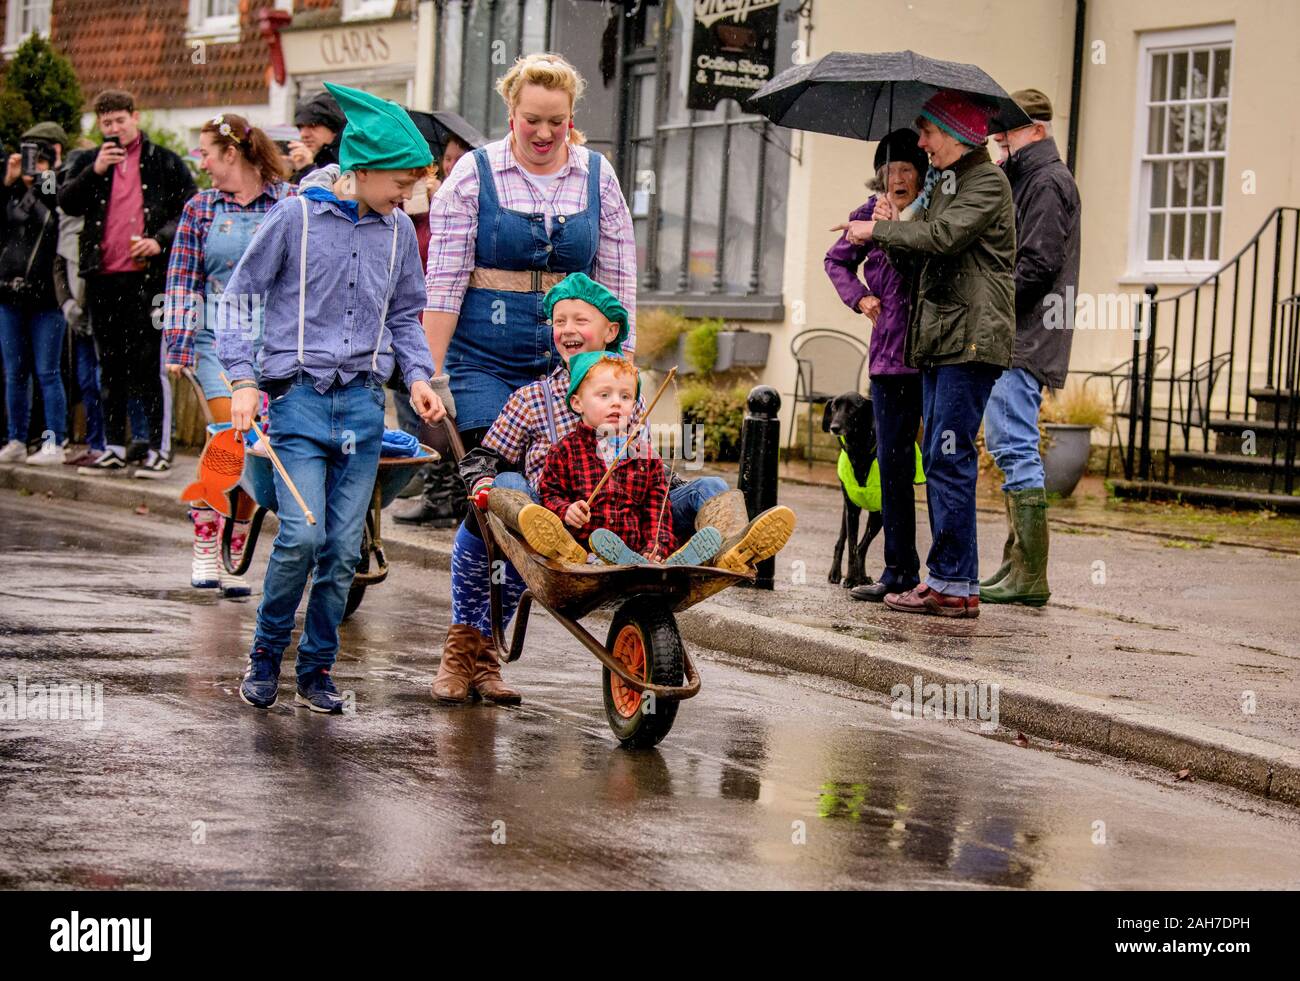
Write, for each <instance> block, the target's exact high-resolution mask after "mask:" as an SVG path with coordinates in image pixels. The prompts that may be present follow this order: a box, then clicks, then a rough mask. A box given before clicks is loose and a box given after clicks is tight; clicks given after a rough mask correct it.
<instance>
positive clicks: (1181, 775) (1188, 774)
mask: <svg viewBox="0 0 1300 981" xmlns="http://www.w3.org/2000/svg"><path fill="white" fill-rule="evenodd" d="M1174 779H1175V780H1178V781H1183V780H1188V781H1194V780H1195V779H1196V778H1195V777H1194V776H1192V771H1191V770H1179V771H1178V775H1177V776H1176V777H1174Z"/></svg>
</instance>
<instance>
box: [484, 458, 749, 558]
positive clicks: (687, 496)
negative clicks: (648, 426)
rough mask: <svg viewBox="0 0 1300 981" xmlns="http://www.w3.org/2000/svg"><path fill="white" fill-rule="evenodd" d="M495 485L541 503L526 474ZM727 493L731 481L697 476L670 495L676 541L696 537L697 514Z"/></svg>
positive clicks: (501, 477)
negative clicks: (709, 500)
mask: <svg viewBox="0 0 1300 981" xmlns="http://www.w3.org/2000/svg"><path fill="white" fill-rule="evenodd" d="M492 486H493V487H501V488H503V489H506V490H515V491H522V492H523V493H525V494H527V495H528V496H529V497H531V498H532V499H533V500H534V501H536V502H538V503H540V501H539V499H538V497H537V491H535V490H533V488H532V486H531V485H530V484H529V483H528V480H527V479H526V478H525V477H524V475H523V474H521V473H516V472H514V471H513V470H507V471H505V472H504V473H499V474H497V475H496V479H495V480H493V481H492ZM725 490H727V482H726V481H725V480H723V479H722V478H721V477H697V478H696V479H695V480H688V481H687V482H686V483H684V484H682V486H681V487H678V488H676V489H674V490H671V491H669V492H668V506H669V507H671V508H672V509H673V538H674V539H676V541H677V544H678V545H681V544H683V543H684V542H685V541H686V540H687V539H688V538H690V537H691V536H692V535H694V534H695V515H696V513H697V512H698V511H699V510H700V505H702V504H703V503H704V502H705V501H707V500H708V499H709V498H711V497H717V496H718V495H719V494H721V493H722V492H723V491H725Z"/></svg>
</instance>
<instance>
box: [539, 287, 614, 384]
mask: <svg viewBox="0 0 1300 981" xmlns="http://www.w3.org/2000/svg"><path fill="white" fill-rule="evenodd" d="M561 300H582V301H583V302H585V303H590V304H591V305H592V306H593V307H595V308H596V309H597V310H599V311H600V313H601V315H602V316H603V317H604V318H605V319H606V320H608V321H611V322H612V323H616V324H618V336H617V337H615V338H614V339H613V340H612V341H610V342H609V343H608V344H606V345H605V350H606V351H621V350H622V349H623V342H624V341H626V340H627V335H628V326H627V308H626V307H624V306H623V304H621V303H619V302H618V297H617V296H615V295H614V294H613V293H611V292H610V291H609V290H608V289H607V288H606V287H604V286H601V285H600V283H598V282H596V281H595V280H594V279H592V278H591V277H589V276H588V275H587V274H586V273H569V275H567V276H565V277H564V278H563V279H562V280H560V281H559V282H558V283H556V284H555V285H554V286H552V287H551V288H550V289H549V290H547V291H546V297H545V298H544V299H543V300H542V306H543V308H544V309H545V310H546V317H547V319H548V320H549V319H550V317H551V311H552V310H553V309H554V308H555V304H557V303H559V302H560V301H561ZM597 353H599V352H597ZM569 370H570V372H572V370H573V369H572V368H570V369H569Z"/></svg>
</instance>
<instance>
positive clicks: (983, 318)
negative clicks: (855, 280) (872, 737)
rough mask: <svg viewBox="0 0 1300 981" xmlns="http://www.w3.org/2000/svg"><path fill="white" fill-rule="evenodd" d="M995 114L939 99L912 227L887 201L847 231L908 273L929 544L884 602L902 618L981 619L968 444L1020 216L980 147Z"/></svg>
mask: <svg viewBox="0 0 1300 981" xmlns="http://www.w3.org/2000/svg"><path fill="white" fill-rule="evenodd" d="M990 115H991V110H990V109H989V108H988V107H987V106H985V105H983V104H982V103H978V102H976V101H975V100H974V99H972V98H971V97H970V96H967V95H965V94H964V93H961V92H956V91H952V90H948V89H945V90H942V91H940V92H938V93H936V94H935V95H934V96H933V97H932V98H931V99H930V100H929V101H928V102H926V104H925V106H924V107H923V108H922V110H921V115H920V117H919V118H918V119H917V121H916V127H917V129H918V131H919V132H920V134H921V136H920V140H919V141H918V145H919V146H920V147H921V149H923V150H925V151H926V153H927V154H928V156H929V159H930V170H929V172H928V173H927V175H926V180H925V183H924V186H923V188H922V191H921V194H920V196H919V197H918V198H917V200H916V201H915V202H913V205H912V207H913V208H917V209H918V215H917V217H916V218H915V219H914V220H911V221H905V220H897V219H898V218H899V216H898V215H897V214H896V209H895V208H894V207H893V205H892V204H891V203H890V202H889V200H888V199H885V198H877V199H876V208H875V211H874V217H873V219H872V220H871V221H864V222H850V223H849V228H848V230H847V231H846V237H847V238H849V240H850V241H854V240H857V239H861V240H864V241H876V242H879V243H880V244H881V245H883V246H884V247H885V252H886V254H887V255H888V256H889V260H890V262H891V263H896V264H901V265H903V266H910V267H911V268H912V269H913V270H914V272H915V279H914V284H915V286H914V288H915V290H916V295H915V298H914V299H913V302H912V315H911V321H910V323H909V325H908V331H907V345H906V352H907V353H906V357H907V363H908V364H909V365H911V366H912V367H914V368H919V369H920V371H921V402H922V418H923V419H924V422H925V441H924V443H923V444H922V449H921V452H922V456H923V458H924V463H925V476H926V499H927V501H928V502H929V509H930V532H931V539H932V541H931V545H930V554H929V555H928V556H927V558H926V566H927V575H926V579H925V582H924V583H922V584H921V585H919V586H917V587H916V588H915V589H911V590H908V591H907V592H904V593H890V594H888V595H887V596H886V597H885V604H886V605H887V606H889V607H890V608H891V609H894V610H899V611H901V612H904V613H923V614H930V615H934V616H946V617H976V616H979V600H980V583H979V548H978V544H977V542H976V538H975V483H976V480H977V479H978V477H979V454H978V451H977V450H976V446H975V439H976V436H977V435H978V433H979V427H980V419H981V417H982V416H983V415H984V406H985V404H986V403H987V402H988V398H989V392H990V391H992V389H993V383H994V382H995V381H996V380H997V378H998V376H999V375H1000V374H1001V373H1002V371H1003V370H1004V369H1005V368H1008V367H1010V365H1011V349H1012V346H1013V343H1014V339H1015V287H1014V283H1013V279H1012V265H1013V262H1014V260H1015V252H1016V229H1015V212H1014V210H1013V208H1012V204H1011V188H1010V186H1009V185H1008V184H1007V178H1006V175H1005V174H1003V173H1002V169H1001V168H1000V167H998V166H997V165H996V164H994V163H993V161H992V160H990V159H989V154H988V151H987V150H986V149H985V148H984V144H985V142H986V140H987V136H988V121H989V117H990Z"/></svg>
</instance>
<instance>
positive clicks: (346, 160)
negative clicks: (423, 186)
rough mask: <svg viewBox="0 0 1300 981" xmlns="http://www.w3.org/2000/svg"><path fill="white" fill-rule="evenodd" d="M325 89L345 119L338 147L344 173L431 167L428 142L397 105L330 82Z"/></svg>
mask: <svg viewBox="0 0 1300 981" xmlns="http://www.w3.org/2000/svg"><path fill="white" fill-rule="evenodd" d="M325 87H326V88H327V89H329V91H330V94H331V95H333V96H334V98H336V99H337V100H338V103H339V108H340V109H342V110H343V114H344V115H345V116H347V117H348V124H347V126H345V127H344V128H343V141H342V143H341V144H340V146H339V166H340V167H342V168H343V170H345V171H348V170H359V169H366V170H413V169H414V168H416V167H427V166H429V164H431V163H433V154H432V153H431V152H430V150H429V141H428V140H426V139H425V138H424V137H423V136H421V135H420V131H419V130H418V129H416V128H415V123H413V122H411V117H410V116H409V115H407V112H406V110H405V109H403V108H402V107H401V106H399V105H398V104H397V103H396V102H389V101H388V100H387V99H380V98H378V97H376V96H373V95H371V94H370V93H369V92H362V91H361V90H360V89H350V88H348V87H347V86H346V85H335V84H334V83H333V82H326V83H325Z"/></svg>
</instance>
